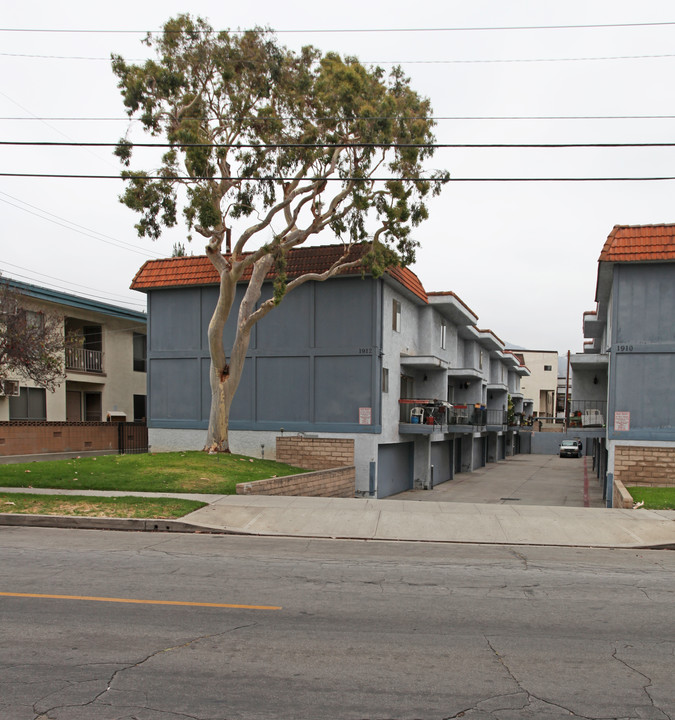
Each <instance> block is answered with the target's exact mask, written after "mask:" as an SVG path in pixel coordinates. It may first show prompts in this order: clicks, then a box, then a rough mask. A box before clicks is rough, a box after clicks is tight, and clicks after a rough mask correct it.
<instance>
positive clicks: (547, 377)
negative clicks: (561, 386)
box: [514, 350, 558, 418]
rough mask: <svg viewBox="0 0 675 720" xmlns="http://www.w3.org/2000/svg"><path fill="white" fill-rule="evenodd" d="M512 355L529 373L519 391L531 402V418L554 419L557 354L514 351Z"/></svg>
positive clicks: (549, 351) (537, 351) (555, 352)
mask: <svg viewBox="0 0 675 720" xmlns="http://www.w3.org/2000/svg"><path fill="white" fill-rule="evenodd" d="M514 354H515V355H516V356H517V357H518V358H519V359H520V361H521V362H522V363H523V365H525V366H526V367H527V369H528V370H529V371H530V375H529V376H526V377H523V378H522V380H521V383H520V389H521V392H522V393H523V397H524V398H525V399H526V400H531V401H532V414H533V417H546V418H554V417H555V403H556V393H557V390H558V353H557V351H555V350H515V351H514Z"/></svg>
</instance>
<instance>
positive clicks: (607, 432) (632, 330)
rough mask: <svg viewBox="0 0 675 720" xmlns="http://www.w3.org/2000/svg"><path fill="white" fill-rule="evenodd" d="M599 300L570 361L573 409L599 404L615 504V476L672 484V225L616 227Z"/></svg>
mask: <svg viewBox="0 0 675 720" xmlns="http://www.w3.org/2000/svg"><path fill="white" fill-rule="evenodd" d="M595 300H596V303H597V305H596V309H595V310H594V311H591V312H587V313H585V314H584V336H585V337H586V338H587V340H586V343H585V346H584V353H583V354H579V355H576V356H574V357H573V358H572V366H573V368H574V395H573V403H572V406H573V408H574V407H575V403H576V404H577V405H576V406H577V407H579V408H581V407H582V406H583V407H587V406H588V407H590V406H593V407H595V408H597V409H598V410H597V413H598V414H597V415H596V418H595V419H596V422H597V423H598V424H600V425H601V426H602V427H603V428H604V429H603V432H602V437H601V440H600V443H599V447H598V448H597V450H596V458H597V463H596V466H598V467H599V469H600V472H601V474H602V475H603V477H605V481H606V485H607V490H608V492H607V497H608V500H609V502H610V503H611V501H612V491H611V486H612V482H613V480H614V479H616V480H619V481H621V483H622V484H623V485H626V486H630V485H675V322H673V318H674V317H675V224H670V225H643V226H621V225H617V226H615V227H614V229H613V230H612V232H611V233H610V235H609V237H608V238H607V241H606V242H605V245H604V247H603V249H602V252H601V254H600V258H599V260H598V280H597V285H596V294H595ZM605 408H606V409H605ZM585 412H588V411H585ZM587 417H589V420H590V419H591V418H590V416H587Z"/></svg>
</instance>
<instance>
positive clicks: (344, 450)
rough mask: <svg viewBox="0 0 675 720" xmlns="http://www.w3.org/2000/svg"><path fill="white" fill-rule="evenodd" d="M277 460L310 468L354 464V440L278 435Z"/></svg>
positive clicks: (322, 468)
mask: <svg viewBox="0 0 675 720" xmlns="http://www.w3.org/2000/svg"><path fill="white" fill-rule="evenodd" d="M276 459H277V462H282V463H286V464H287V465H295V467H301V468H307V469H308V470H327V469H329V468H337V467H343V466H345V465H353V464H354V441H353V440H348V439H342V438H306V437H302V436H301V435H300V436H291V437H277V454H276Z"/></svg>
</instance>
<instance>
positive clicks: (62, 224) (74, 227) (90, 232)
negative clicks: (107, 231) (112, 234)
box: [0, 191, 161, 258]
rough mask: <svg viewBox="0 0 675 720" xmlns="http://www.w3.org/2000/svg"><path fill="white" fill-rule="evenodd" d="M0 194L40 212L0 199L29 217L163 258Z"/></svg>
mask: <svg viewBox="0 0 675 720" xmlns="http://www.w3.org/2000/svg"><path fill="white" fill-rule="evenodd" d="M0 194H2V195H5V196H6V197H10V198H12V199H13V200H16V201H17V202H20V203H22V204H23V205H27V206H28V207H29V208H33V209H34V210H38V211H39V212H33V211H32V210H28V209H27V208H24V207H21V206H20V205H16V204H15V203H13V202H10V201H9V200H5V199H4V198H0V202H4V203H5V204H6V205H11V206H12V207H14V208H16V209H17V210H21V211H23V212H25V213H28V214H29V215H35V217H39V218H40V219H41V220H46V221H47V222H51V223H53V224H54V225H59V226H60V227H63V228H65V229H66V230H70V231H71V232H76V233H78V234H79V235H84V236H85V237H88V238H91V239H92V240H97V241H98V242H102V243H105V244H106V245H112V246H113V247H117V248H119V249H120V250H127V251H128V252H133V253H136V254H137V255H142V256H143V257H145V258H153V257H154V258H159V257H161V255H158V254H157V253H149V252H146V251H143V250H139V249H138V248H136V247H133V246H132V245H130V244H129V243H125V242H124V241H123V240H115V239H113V238H110V239H108V240H106V239H105V238H106V237H108V236H106V235H103V234H102V233H99V232H98V231H96V230H90V229H89V228H85V227H83V226H82V225H78V224H77V223H74V222H71V221H70V220H66V219H65V218H61V217H59V216H58V215H54V214H53V213H50V212H48V211H47V210H43V209H42V208H38V207H36V206H35V205H31V204H30V203H27V202H24V201H23V200H19V199H18V198H15V197H13V196H12V195H9V194H8V193H5V192H2V191H0ZM40 213H44V214H45V215H51V216H52V217H53V218H57V220H52V219H51V218H49V217H45V216H44V215H41V214H40ZM58 220H62V221H63V222H58ZM65 223H68V224H65ZM71 226H72V227H71ZM78 228H81V229H78Z"/></svg>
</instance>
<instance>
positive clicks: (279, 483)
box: [237, 462, 356, 498]
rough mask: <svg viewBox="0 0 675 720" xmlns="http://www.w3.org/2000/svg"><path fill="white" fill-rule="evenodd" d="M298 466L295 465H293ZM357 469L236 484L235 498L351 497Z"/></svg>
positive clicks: (336, 469) (319, 471)
mask: <svg viewBox="0 0 675 720" xmlns="http://www.w3.org/2000/svg"><path fill="white" fill-rule="evenodd" d="M293 464H294V465H297V464H298V463H295V462H294V463H293ZM355 484H356V468H355V467H354V465H350V466H348V467H338V468H331V469H328V470H317V471H316V472H309V473H302V474H300V475H286V476H285V477H276V478H268V479H266V480H255V481H253V482H244V483H239V484H238V485H237V495H301V496H305V497H344V498H348V497H354V487H355Z"/></svg>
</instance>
